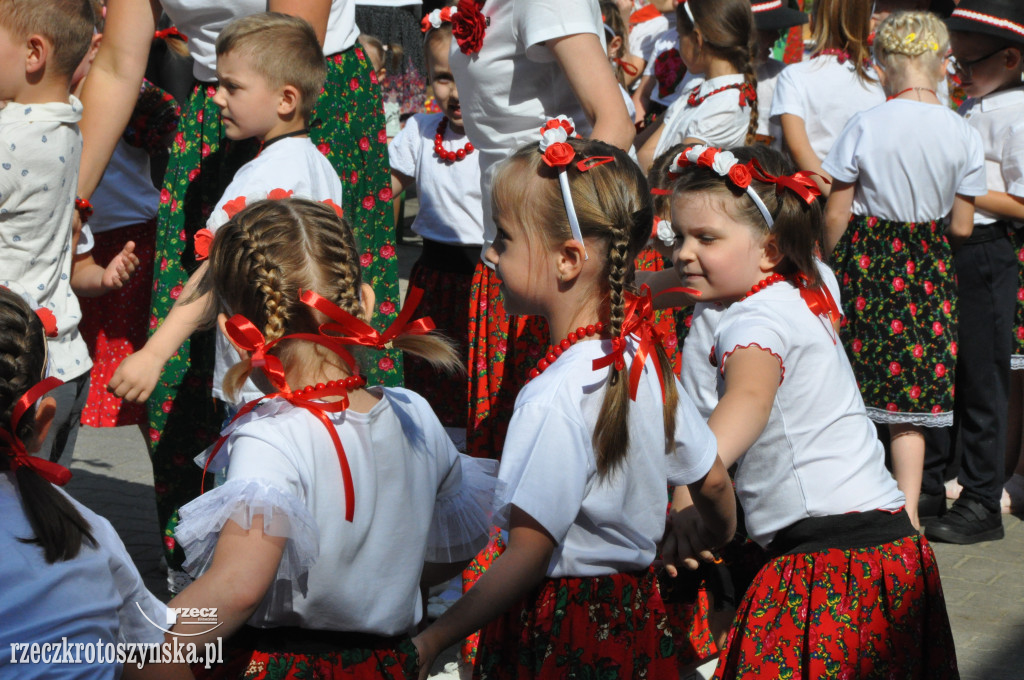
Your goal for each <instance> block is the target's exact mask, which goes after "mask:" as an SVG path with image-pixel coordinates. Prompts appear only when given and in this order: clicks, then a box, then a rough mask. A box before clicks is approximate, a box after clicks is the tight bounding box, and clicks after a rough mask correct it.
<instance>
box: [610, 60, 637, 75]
mask: <svg viewBox="0 0 1024 680" xmlns="http://www.w3.org/2000/svg"><path fill="white" fill-rule="evenodd" d="M612 62H613V63H615V64H618V65H619V67H620V68H621V69H622V72H623V73H625V74H626V75H627V76H632V77H634V78H635V77H636V76H637V75H639V74H640V69H638V68H637V67H636V66H635V65H634V64H630V63H629V62H628V61H626V60H625V59H619V58H618V57H613V58H612Z"/></svg>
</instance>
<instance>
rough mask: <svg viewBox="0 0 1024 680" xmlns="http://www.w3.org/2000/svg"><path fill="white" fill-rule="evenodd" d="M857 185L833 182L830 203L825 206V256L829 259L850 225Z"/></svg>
mask: <svg viewBox="0 0 1024 680" xmlns="http://www.w3.org/2000/svg"><path fill="white" fill-rule="evenodd" d="M855 189H856V185H854V184H850V183H849V182H840V181H838V180H833V184H832V193H831V194H829V197H828V203H826V204H825V243H823V244H822V246H823V247H824V249H825V252H824V255H825V257H826V258H828V257H829V256H830V255H831V253H832V251H833V250H835V248H836V244H837V243H839V239H841V238H842V237H843V234H845V233H846V227H847V225H849V224H850V215H852V214H853V194H854V190H855Z"/></svg>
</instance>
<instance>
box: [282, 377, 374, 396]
mask: <svg viewBox="0 0 1024 680" xmlns="http://www.w3.org/2000/svg"><path fill="white" fill-rule="evenodd" d="M365 385H366V378H364V377H363V376H361V375H350V376H349V377H347V378H342V379H340V380H331V381H330V382H326V383H317V384H316V385H306V386H305V387H300V388H299V389H297V390H294V391H293V392H292V394H294V395H295V396H302V395H306V394H313V393H316V392H322V391H324V390H328V391H329V390H334V389H337V388H338V387H344V388H345V390H346V391H348V390H357V389H359V388H360V387H364V386H365ZM325 396H330V395H325Z"/></svg>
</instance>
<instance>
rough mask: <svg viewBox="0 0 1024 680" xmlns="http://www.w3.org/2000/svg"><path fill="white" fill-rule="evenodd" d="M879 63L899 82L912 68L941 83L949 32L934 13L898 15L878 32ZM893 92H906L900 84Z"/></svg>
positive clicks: (876, 57) (881, 26) (882, 25)
mask: <svg viewBox="0 0 1024 680" xmlns="http://www.w3.org/2000/svg"><path fill="white" fill-rule="evenodd" d="M874 50H875V60H876V61H877V62H878V64H879V65H880V66H881V67H882V68H883V69H884V70H885V72H886V75H887V76H888V80H890V81H892V82H893V83H896V82H897V81H902V80H903V79H904V78H905V77H906V72H907V70H908V69H910V68H917V69H919V70H920V71H921V72H923V73H928V74H930V75H931V77H932V79H933V80H935V81H936V83H937V82H938V79H939V78H940V77H941V74H942V66H943V64H944V60H945V57H946V52H947V51H948V50H949V31H948V30H947V29H946V25H945V24H944V23H943V22H942V21H941V20H940V19H939V18H938V17H937V16H935V15H934V14H932V13H931V12H894V13H893V14H890V15H889V16H887V17H886V18H885V20H884V21H882V23H881V24H879V25H878V30H877V31H876V32H875V47H874ZM891 89H894V90H897V89H902V88H901V87H900V86H899V85H898V84H897V85H895V87H892V88H891Z"/></svg>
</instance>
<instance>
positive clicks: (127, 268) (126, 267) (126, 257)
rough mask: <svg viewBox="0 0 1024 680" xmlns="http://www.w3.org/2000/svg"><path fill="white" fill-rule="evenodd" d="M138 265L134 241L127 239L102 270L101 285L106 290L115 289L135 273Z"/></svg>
mask: <svg viewBox="0 0 1024 680" xmlns="http://www.w3.org/2000/svg"><path fill="white" fill-rule="evenodd" d="M138 266H139V258H138V257H137V256H136V255H135V241H128V243H126V244H124V248H122V249H121V252H119V253H118V254H117V255H115V256H114V259H112V260H111V261H110V264H108V265H107V267H106V269H104V271H103V287H104V288H106V289H107V290H117V289H119V288H121V287H123V286H124V284H125V283H126V282H127V281H128V279H130V278H131V277H132V274H134V273H135V270H136V268H138Z"/></svg>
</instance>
